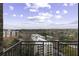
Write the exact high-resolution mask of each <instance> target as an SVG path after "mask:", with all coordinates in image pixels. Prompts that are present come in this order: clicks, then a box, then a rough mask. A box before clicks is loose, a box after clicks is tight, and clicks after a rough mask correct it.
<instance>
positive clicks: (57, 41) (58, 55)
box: [57, 41, 60, 56]
mask: <svg viewBox="0 0 79 59" xmlns="http://www.w3.org/2000/svg"><path fill="white" fill-rule="evenodd" d="M57 43H58V56H59V46H60V45H59V41H57Z"/></svg>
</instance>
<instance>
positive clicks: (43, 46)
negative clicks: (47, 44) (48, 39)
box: [43, 41, 44, 56]
mask: <svg viewBox="0 0 79 59" xmlns="http://www.w3.org/2000/svg"><path fill="white" fill-rule="evenodd" d="M43 56H44V41H43Z"/></svg>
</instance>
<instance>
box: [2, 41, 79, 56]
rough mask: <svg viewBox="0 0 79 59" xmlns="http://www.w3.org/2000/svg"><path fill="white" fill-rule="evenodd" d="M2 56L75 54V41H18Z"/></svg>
mask: <svg viewBox="0 0 79 59" xmlns="http://www.w3.org/2000/svg"><path fill="white" fill-rule="evenodd" d="M2 55H3V56H77V55H78V42H77V41H20V42H18V43H16V44H15V45H13V46H12V47H10V48H8V49H7V50H6V51H3V54H2Z"/></svg>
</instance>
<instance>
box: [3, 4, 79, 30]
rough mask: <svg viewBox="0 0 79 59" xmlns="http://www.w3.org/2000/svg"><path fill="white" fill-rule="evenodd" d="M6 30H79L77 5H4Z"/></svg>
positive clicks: (4, 25) (4, 26)
mask: <svg viewBox="0 0 79 59" xmlns="http://www.w3.org/2000/svg"><path fill="white" fill-rule="evenodd" d="M3 28H4V29H65V28H78V4H77V3H4V4H3Z"/></svg>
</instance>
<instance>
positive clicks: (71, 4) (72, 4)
mask: <svg viewBox="0 0 79 59" xmlns="http://www.w3.org/2000/svg"><path fill="white" fill-rule="evenodd" d="M76 4H77V3H70V4H69V6H74V5H76Z"/></svg>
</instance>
